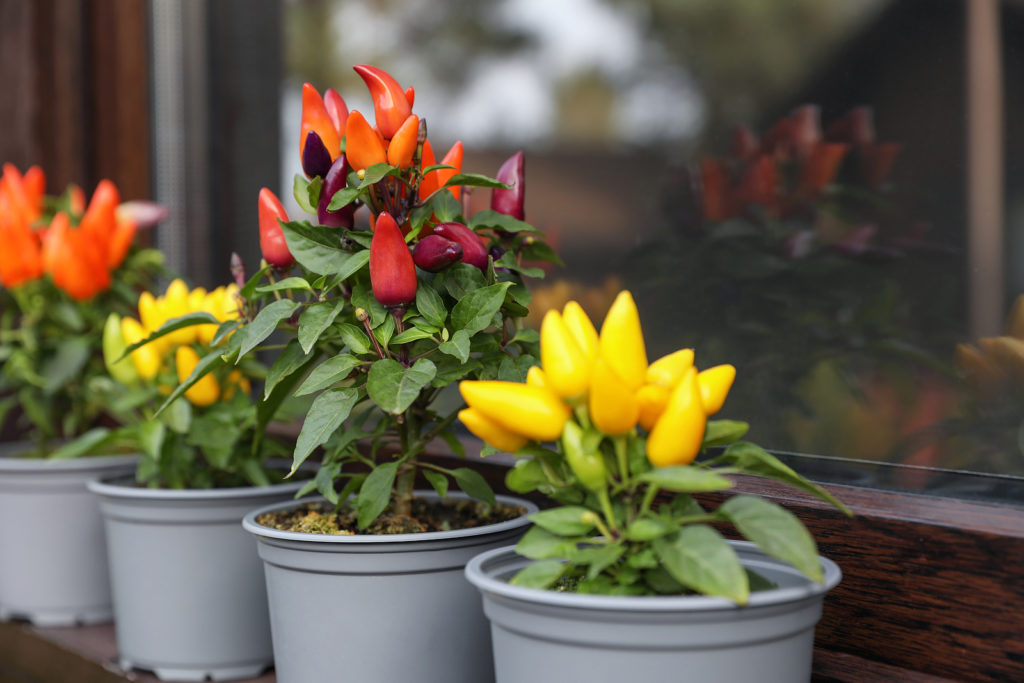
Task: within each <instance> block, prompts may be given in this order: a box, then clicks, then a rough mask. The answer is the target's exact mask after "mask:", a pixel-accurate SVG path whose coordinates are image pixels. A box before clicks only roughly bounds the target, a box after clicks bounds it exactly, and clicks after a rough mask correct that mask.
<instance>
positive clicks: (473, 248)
mask: <svg viewBox="0 0 1024 683" xmlns="http://www.w3.org/2000/svg"><path fill="white" fill-rule="evenodd" d="M434 234H435V235H440V236H441V237H444V238H445V239H449V240H451V241H452V242H457V243H458V244H459V246H461V247H462V260H463V262H464V263H468V264H470V265H471V266H476V267H477V268H479V269H480V270H486V268H487V248H486V247H485V246H484V243H483V241H482V240H481V239H480V236H479V235H477V234H476V233H475V232H473V231H472V230H470V229H469V228H468V227H466V226H465V225H463V224H462V223H441V224H440V225H436V226H434Z"/></svg>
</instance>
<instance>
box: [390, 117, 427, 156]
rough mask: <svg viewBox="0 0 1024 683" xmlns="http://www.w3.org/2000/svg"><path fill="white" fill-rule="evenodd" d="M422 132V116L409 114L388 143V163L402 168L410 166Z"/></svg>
mask: <svg viewBox="0 0 1024 683" xmlns="http://www.w3.org/2000/svg"><path fill="white" fill-rule="evenodd" d="M419 132H420V117H418V116H416V114H409V118H407V119H406V120H405V123H403V124H402V127H401V128H399V129H398V132H397V133H395V137H393V138H391V144H390V145H388V163H389V164H391V165H392V166H397V167H398V168H401V169H403V170H404V169H406V168H409V164H411V163H412V155H413V154H414V153H415V152H416V143H417V139H418V137H419Z"/></svg>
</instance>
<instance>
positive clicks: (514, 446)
mask: <svg viewBox="0 0 1024 683" xmlns="http://www.w3.org/2000/svg"><path fill="white" fill-rule="evenodd" d="M459 419H460V420H462V424H464V425H466V429H468V430H469V431H471V432H473V434H474V435H475V436H477V437H478V438H480V439H482V440H483V441H484V442H485V443H487V444H489V445H491V446H493V447H494V448H497V449H498V450H499V451H504V452H505V453H515V452H516V451H518V450H519V449H520V448H522V447H523V446H525V445H526V443H527V441H528V439H527V438H526V437H525V436H522V435H520V434H516V433H515V432H511V431H509V430H507V429H505V428H504V427H502V426H501V425H499V424H498V423H497V422H495V421H494V420H491V419H488V418H487V417H486V416H485V415H484V414H483V413H481V412H480V411H478V410H474V409H473V408H466V409H465V410H460V411H459Z"/></svg>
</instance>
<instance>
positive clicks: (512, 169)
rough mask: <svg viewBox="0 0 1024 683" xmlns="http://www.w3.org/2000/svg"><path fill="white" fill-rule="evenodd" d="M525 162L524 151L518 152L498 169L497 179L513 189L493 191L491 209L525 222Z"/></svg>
mask: <svg viewBox="0 0 1024 683" xmlns="http://www.w3.org/2000/svg"><path fill="white" fill-rule="evenodd" d="M524 166H525V161H524V159H523V152H522V150H520V151H518V152H516V153H515V154H513V155H512V156H510V157H509V158H508V159H506V160H505V163H503V164H502V165H501V168H499V169H498V175H497V176H496V179H497V180H499V181H500V182H503V183H505V184H506V185H511V186H512V187H511V188H510V189H508V190H503V189H494V190H491V208H492V209H494V210H495V211H497V212H498V213H503V214H505V215H506V216H512V218H517V219H519V220H523V219H524V218H525V217H526V212H525V210H524V209H523V204H524V201H525V199H526V184H525V170H524Z"/></svg>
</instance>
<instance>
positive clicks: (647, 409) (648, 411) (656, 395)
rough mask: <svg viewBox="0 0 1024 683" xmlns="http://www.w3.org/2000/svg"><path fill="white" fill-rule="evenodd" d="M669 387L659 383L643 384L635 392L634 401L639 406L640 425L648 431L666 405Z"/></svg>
mask: <svg viewBox="0 0 1024 683" xmlns="http://www.w3.org/2000/svg"><path fill="white" fill-rule="evenodd" d="M668 397H669V388H668V387H664V386H662V385H660V384H645V385H644V386H642V387H640V391H638V392H636V402H637V404H638V406H639V408H640V416H639V422H640V425H641V426H642V427H643V428H644V429H646V430H647V431H648V432H649V431H651V430H652V429H654V425H655V423H656V422H657V421H658V418H659V417H661V414H662V413H663V412H665V406H666V405H668Z"/></svg>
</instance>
